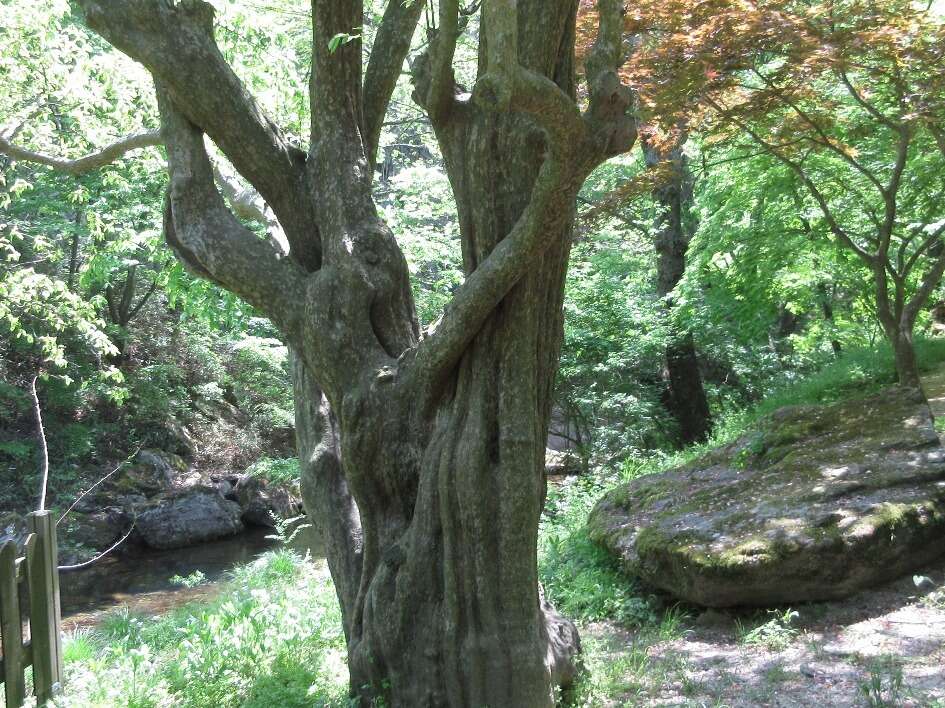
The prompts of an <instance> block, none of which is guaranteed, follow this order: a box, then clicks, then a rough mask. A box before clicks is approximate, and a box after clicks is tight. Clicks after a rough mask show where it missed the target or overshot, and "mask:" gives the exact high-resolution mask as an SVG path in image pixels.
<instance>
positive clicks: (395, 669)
mask: <svg viewBox="0 0 945 708" xmlns="http://www.w3.org/2000/svg"><path fill="white" fill-rule="evenodd" d="M520 5H526V6H527V5H529V3H520ZM569 5H570V3H557V6H555V7H552V8H549V7H545V6H542V7H538V6H536V7H535V8H527V7H526V8H520V13H523V16H524V17H525V18H527V19H526V20H525V22H527V23H528V24H526V25H524V26H525V27H527V28H528V31H527V34H526V33H523V32H520V35H521V34H525V36H526V37H527V36H530V35H531V33H532V32H533V31H534V32H537V33H542V32H547V33H550V34H551V35H552V36H556V37H559V38H561V39H560V40H559V41H557V42H548V41H547V37H545V38H544V39H543V41H542V42H541V45H542V47H543V48H547V47H549V46H550V47H551V48H552V49H554V48H559V49H558V52H560V53H561V56H559V55H558V54H557V53H555V52H554V51H552V52H546V54H545V55H544V56H538V57H535V56H526V57H522V63H523V64H524V65H526V66H529V68H531V69H532V70H533V71H540V72H542V73H544V74H545V75H546V76H549V77H552V78H555V79H556V80H558V83H559V85H561V86H562V88H564V89H565V90H566V91H568V92H569V93H571V94H572V95H573V86H572V85H571V75H572V70H571V66H570V60H571V57H570V49H569V47H570V46H571V45H570V44H569V43H568V41H566V40H567V37H568V35H569V33H573V18H574V10H575V8H574V7H573V6H569ZM522 26H523V25H520V27H522ZM571 36H573V35H571ZM519 41H520V42H522V41H523V37H522V36H520V38H519ZM536 44H537V43H536ZM481 73H482V71H481ZM457 110H461V111H462V114H461V115H460V116H458V117H457V116H454V118H455V120H453V121H450V122H449V123H448V124H447V125H441V124H437V123H435V126H436V127H437V128H438V130H437V133H438V139H439V141H440V145H441V148H442V150H443V154H444V158H445V162H446V167H447V171H448V174H449V176H450V180H451V182H452V184H453V187H454V193H455V195H456V199H457V204H458V209H459V217H460V226H461V234H462V240H463V260H464V266H465V270H466V272H467V274H472V273H473V272H475V271H476V269H477V268H478V267H479V266H480V264H482V263H483V261H484V260H485V259H486V258H487V257H488V256H489V254H490V253H491V252H492V251H493V249H494V248H495V247H496V246H497V245H498V244H499V243H500V242H501V241H502V240H503V239H504V238H505V237H506V236H507V234H509V233H510V232H511V231H512V229H513V227H514V226H515V224H516V222H517V221H518V219H519V217H520V216H521V215H522V213H523V211H524V209H525V208H526V206H527V204H528V203H529V200H530V199H531V196H532V189H533V186H534V182H535V178H536V176H537V175H538V171H539V168H540V167H541V165H542V162H543V160H544V155H545V151H546V146H545V144H544V140H545V139H544V137H543V135H542V133H541V132H540V131H539V130H538V129H537V128H536V127H535V126H534V124H533V123H532V122H531V121H529V120H528V119H526V118H525V117H523V116H521V115H516V114H506V115H499V116H497V115H496V114H494V113H493V112H491V111H486V110H482V109H481V108H479V107H477V106H476V105H475V104H472V103H470V104H465V105H463V106H462V107H461V108H460V107H457ZM579 186H580V179H575V180H573V181H572V182H570V183H568V185H567V186H566V188H565V189H564V190H563V191H562V193H561V194H560V199H559V200H558V201H557V202H556V204H555V206H554V207H553V208H552V209H551V210H550V211H549V212H547V213H545V214H543V217H544V219H543V221H544V223H545V225H546V228H545V230H544V233H543V234H542V239H543V241H545V243H549V244H552V245H551V246H550V247H548V248H546V249H545V250H544V252H543V253H542V255H541V256H540V257H538V258H536V259H535V260H534V262H533V267H532V269H531V271H530V272H529V274H528V275H526V276H525V277H524V278H523V279H522V280H520V281H519V282H518V284H517V285H515V287H514V288H513V289H512V290H511V291H510V292H509V293H508V294H507V295H506V296H505V298H504V299H503V300H502V301H501V303H500V304H499V305H498V307H496V308H495V310H494V311H493V312H492V314H491V315H490V316H489V317H488V319H487V320H486V322H485V324H484V325H483V326H482V327H481V329H480V330H479V331H478V333H477V334H476V336H475V338H474V339H473V341H472V342H471V343H470V345H469V346H468V347H467V348H466V350H465V353H464V354H463V356H462V358H461V359H460V362H459V364H458V366H457V367H456V369H455V372H454V373H453V374H452V375H451V376H450V378H449V380H448V381H447V382H445V384H444V385H443V387H442V390H441V392H440V394H439V396H438V397H437V400H436V402H435V405H434V410H433V412H432V414H431V415H430V417H429V421H430V427H429V429H425V430H421V431H419V434H418V433H417V431H403V432H402V433H401V434H400V435H403V433H407V434H412V435H413V437H412V439H411V440H412V442H411V444H409V445H405V444H404V442H403V440H402V439H401V440H400V441H399V445H397V444H395V441H393V440H392V441H390V444H391V447H390V449H389V450H387V451H385V452H386V454H388V455H396V456H400V457H402V459H403V464H404V465H416V466H418V468H419V486H418V488H417V491H416V501H415V503H414V504H413V505H412V507H411V508H410V509H404V510H403V512H404V513H403V518H402V519H400V520H398V521H397V522H395V523H391V522H390V520H389V518H388V520H387V522H386V523H385V524H383V525H382V526H383V528H382V529H380V532H378V531H375V530H374V529H373V528H372V527H373V526H374V525H375V523H376V522H374V521H373V520H371V519H369V518H366V515H365V513H364V510H363V508H362V515H361V522H362V525H363V528H364V567H363V568H362V586H361V592H360V593H359V598H358V601H357V602H356V606H355V609H354V615H355V616H354V618H353V621H352V624H351V627H352V632H351V636H350V637H349V666H350V668H351V672H352V686H353V687H360V686H367V687H370V688H368V689H367V690H366V691H362V695H364V696H373V695H382V696H384V697H385V699H386V700H388V701H390V702H391V703H392V704H393V705H395V706H404V707H406V706H411V707H414V706H416V707H424V706H429V707H431V708H432V707H434V706H495V707H500V706H509V707H511V706H515V707H516V708H519V707H521V708H529V707H531V706H535V707H536V708H537V707H547V706H550V705H552V704H553V694H552V689H553V686H554V685H556V684H557V685H567V684H569V683H570V682H571V680H572V679H573V678H574V673H575V671H576V658H577V653H578V651H579V641H578V637H577V632H576V629H575V628H574V626H573V624H572V623H570V622H569V621H567V620H565V619H564V618H562V617H560V616H559V615H557V613H555V612H554V610H553V609H552V608H551V607H550V606H548V605H547V603H545V602H544V601H543V600H542V599H541V598H540V597H539V592H538V567H537V555H536V542H537V535H538V521H539V516H540V514H541V510H542V506H543V501H544V497H545V480H544V475H543V474H542V470H543V461H544V449H545V439H546V434H547V428H548V421H549V417H550V411H551V390H552V384H553V381H554V375H555V371H556V367H557V361H558V354H559V349H560V344H561V339H562V298H563V285H564V276H565V269H566V267H567V260H568V254H569V249H570V243H571V230H572V225H573V219H574V201H575V196H576V193H577V189H578V188H579ZM401 403H402V405H403V406H404V411H403V413H400V414H398V413H393V415H394V416H395V417H398V416H401V415H402V416H404V417H409V415H410V413H409V409H410V406H411V403H412V402H411V401H403V402H401ZM390 414H391V412H390V411H388V415H390ZM352 434H353V433H352V432H351V431H349V430H348V429H347V428H346V425H345V423H344V422H343V423H342V426H341V436H342V440H345V439H346V437H347V436H350V435H352ZM398 527H400V528H398ZM375 544H376V546H377V547H376V549H375ZM421 647H422V650H419V648H421Z"/></svg>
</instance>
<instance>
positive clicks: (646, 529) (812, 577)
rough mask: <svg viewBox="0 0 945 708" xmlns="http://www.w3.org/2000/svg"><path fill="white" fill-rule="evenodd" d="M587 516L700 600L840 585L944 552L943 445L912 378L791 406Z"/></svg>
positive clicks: (657, 577) (647, 568)
mask: <svg viewBox="0 0 945 708" xmlns="http://www.w3.org/2000/svg"><path fill="white" fill-rule="evenodd" d="M588 528H589V531H590V534H591V537H592V538H593V539H594V540H595V541H597V542H598V543H600V544H602V545H603V546H605V547H606V548H608V549H609V550H610V551H612V552H613V553H614V554H616V555H617V556H618V558H619V559H620V560H621V562H622V564H623V565H624V567H625V568H626V569H627V570H628V571H629V572H630V573H631V574H634V575H636V576H639V577H641V578H643V579H644V580H645V581H647V582H649V583H650V584H652V585H654V586H656V587H658V588H661V589H663V590H666V591H668V592H669V593H671V594H673V595H675V596H677V597H679V598H681V599H683V600H686V601H689V602H693V603H696V604H700V605H706V606H712V607H727V606H734V605H754V606H770V605H775V604H782V603H796V602H803V601H810V600H827V599H836V598H840V597H844V596H847V595H850V594H852V593H853V592H855V591H857V590H859V589H861V588H864V587H868V586H871V585H875V584H877V583H880V582H883V581H886V580H890V579H892V578H895V577H897V576H899V575H902V574H904V573H907V572H910V571H912V570H915V569H918V568H920V567H921V566H922V565H924V564H926V563H928V562H929V561H931V560H932V559H934V558H935V557H936V556H939V555H942V554H945V450H943V448H942V444H941V443H940V441H939V438H938V435H937V434H936V432H935V429H934V427H933V419H932V414H931V412H930V410H929V407H928V405H927V404H926V403H925V401H924V399H922V398H921V397H920V396H918V395H917V393H916V392H915V391H909V390H902V389H899V388H898V387H895V388H890V389H888V390H885V391H883V392H882V393H880V394H879V395H876V396H873V397H870V398H866V399H861V400H856V401H848V402H844V403H840V404H836V405H831V406H810V407H808V406H805V407H790V408H784V409H781V410H779V411H777V412H775V413H774V414H772V415H771V416H769V417H768V418H766V419H764V420H763V421H761V422H760V423H759V424H758V425H757V426H756V429H755V430H753V431H752V432H750V433H748V434H746V435H744V436H742V437H741V438H740V439H738V440H736V441H735V442H733V443H731V444H730V445H727V446H725V447H722V448H719V449H717V450H715V451H713V452H711V453H709V454H707V455H706V456H704V457H702V458H700V459H698V460H696V461H695V462H693V463H691V464H689V465H686V466H685V467H682V468H679V469H675V470H671V471H669V472H665V473H661V474H656V475H650V476H647V477H643V478H640V479H636V480H634V481H632V482H630V483H628V484H625V485H622V486H620V487H617V488H615V489H613V490H611V491H610V492H609V493H608V494H607V495H606V496H605V497H604V498H603V499H602V500H601V501H600V502H599V503H598V504H597V506H596V507H595V508H594V510H593V512H592V513H591V516H590V520H589V525H588Z"/></svg>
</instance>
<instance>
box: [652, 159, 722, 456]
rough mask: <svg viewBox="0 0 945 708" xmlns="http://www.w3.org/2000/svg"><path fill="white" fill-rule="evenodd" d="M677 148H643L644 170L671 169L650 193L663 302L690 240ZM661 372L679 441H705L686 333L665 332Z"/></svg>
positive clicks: (704, 415)
mask: <svg viewBox="0 0 945 708" xmlns="http://www.w3.org/2000/svg"><path fill="white" fill-rule="evenodd" d="M681 143H682V141H680V144H679V145H676V146H674V147H673V148H671V149H665V148H664V149H660V148H657V147H656V146H655V145H653V144H652V143H650V142H644V144H643V151H644V157H645V159H646V163H647V165H648V166H649V167H651V168H652V167H656V166H657V165H660V164H661V163H664V162H668V163H669V165H670V170H671V171H670V174H669V178H668V180H667V181H666V182H665V183H663V184H661V185H660V186H659V187H657V188H656V189H655V190H654V191H653V197H654V199H655V201H656V203H657V207H658V209H659V212H658V214H657V217H656V224H655V226H656V251H657V255H658V258H657V262H656V272H657V282H656V289H657V293H658V294H659V295H660V296H661V297H663V298H668V296H669V294H670V293H671V292H672V291H673V289H674V288H675V287H676V285H678V284H679V281H680V280H681V279H682V277H683V274H684V273H685V271H686V251H687V250H688V248H689V240H690V233H689V231H688V229H687V228H686V218H685V217H686V212H687V211H688V208H689V202H690V201H691V199H692V176H691V174H690V172H689V167H688V165H687V164H686V157H685V155H684V154H683V151H682V144H681ZM666 308H667V314H668V313H669V311H671V309H672V303H671V302H669V301H668V299H667V302H666ZM670 320H671V318H670ZM665 367H666V368H665V379H666V383H667V388H668V391H667V395H666V403H667V407H668V408H669V411H670V413H672V415H673V417H674V418H675V419H676V422H677V424H678V425H679V437H680V439H681V440H682V442H683V443H685V444H691V443H694V442H702V441H704V440H706V439H707V438H708V437H709V434H710V433H711V432H712V416H711V413H710V412H709V403H708V400H707V399H706V395H705V387H704V386H703V382H702V374H701V372H700V371H699V360H698V357H697V355H696V347H695V342H694V341H693V339H692V333H691V332H677V331H675V330H673V331H672V332H671V341H670V342H669V344H667V345H666V352H665Z"/></svg>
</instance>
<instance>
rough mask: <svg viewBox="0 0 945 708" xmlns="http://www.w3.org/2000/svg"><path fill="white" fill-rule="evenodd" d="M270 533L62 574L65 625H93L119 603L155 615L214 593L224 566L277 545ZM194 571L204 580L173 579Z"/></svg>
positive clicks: (252, 533)
mask: <svg viewBox="0 0 945 708" xmlns="http://www.w3.org/2000/svg"><path fill="white" fill-rule="evenodd" d="M271 533H272V531H271V529H254V530H252V531H248V532H245V533H242V534H240V535H238V536H233V537H231V538H226V539H223V540H220V541H214V542H211V543H204V544H201V545H199V546H193V547H190V548H178V549H175V550H169V551H147V552H145V551H142V552H141V553H138V554H133V553H132V554H128V555H122V556H117V555H116V556H113V557H112V556H108V557H105V558H103V559H102V560H100V561H98V562H97V563H95V564H94V565H93V566H90V567H89V568H88V569H83V570H77V571H67V572H63V573H62V574H61V575H60V580H59V585H60V597H61V602H62V618H63V628H64V629H72V628H74V627H77V626H84V625H93V624H96V623H98V622H99V621H100V620H101V618H102V616H103V615H104V614H106V613H107V612H109V611H111V610H114V609H115V608H117V607H121V606H126V607H127V608H128V609H129V611H130V612H132V613H133V614H140V615H158V614H161V613H164V612H167V611H168V610H171V609H174V608H175V607H179V606H180V605H183V604H185V603H187V602H191V601H192V600H198V599H206V598H209V597H212V596H213V595H215V594H216V593H218V592H219V591H220V587H221V583H222V582H223V580H224V579H225V576H226V572H227V571H228V570H230V569H231V568H233V567H234V566H236V565H241V564H243V563H248V562H250V561H252V560H253V559H254V558H257V557H258V556H259V555H261V554H262V553H264V552H266V551H268V550H272V549H273V548H276V547H277V546H278V543H279V542H278V541H275V540H273V539H270V538H266V537H267V536H268V535H269V534H271ZM195 571H200V573H202V574H203V576H204V578H205V581H204V582H202V583H201V584H200V585H197V586H196V587H190V588H188V587H184V586H183V585H181V584H180V583H179V582H178V583H175V582H173V581H172V580H171V578H173V577H174V576H181V577H187V576H189V575H191V574H193V573H194V572H195Z"/></svg>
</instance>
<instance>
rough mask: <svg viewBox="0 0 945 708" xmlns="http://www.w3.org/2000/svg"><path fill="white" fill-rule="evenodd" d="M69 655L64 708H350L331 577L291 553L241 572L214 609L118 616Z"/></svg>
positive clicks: (70, 644) (71, 643)
mask: <svg viewBox="0 0 945 708" xmlns="http://www.w3.org/2000/svg"><path fill="white" fill-rule="evenodd" d="M65 656H66V686H67V689H68V694H67V695H66V696H65V700H64V701H63V702H62V705H64V706H65V705H68V706H123V707H125V708H157V707H158V706H170V705H173V706H182V707H184V706H186V707H188V708H190V707H193V708H198V707H199V708H210V707H211V706H212V707H220V708H225V707H227V706H233V707H234V708H235V707H236V706H257V707H260V708H262V707H266V708H269V707H271V706H286V707H287V708H291V707H294V706H299V707H301V706H346V705H348V698H347V668H346V666H345V646H344V637H343V634H342V630H341V616H340V611H339V609H338V604H337V601H336V599H335V596H334V590H333V588H332V585H331V581H330V579H329V578H328V573H327V571H326V570H325V569H324V567H321V566H316V565H315V564H313V563H312V562H311V561H309V560H306V559H303V558H301V557H300V556H299V555H297V554H296V553H294V552H292V551H287V550H279V551H274V552H271V553H268V554H266V555H264V556H262V557H261V558H260V559H258V560H257V561H255V562H253V563H250V564H249V565H246V566H243V567H241V568H238V569H237V570H235V571H234V572H233V573H232V577H231V578H230V583H229V585H228V587H227V588H226V589H225V590H224V591H223V592H222V593H221V595H220V597H219V598H218V599H217V600H215V601H213V602H210V603H202V604H195V605H188V606H185V607H182V608H179V609H178V610H177V611H174V612H171V613H169V614H167V615H165V616H162V617H157V618H143V617H136V616H134V615H132V614H130V613H129V612H128V611H127V610H117V611H115V612H114V613H112V614H111V615H109V616H108V617H107V618H106V619H105V621H104V622H103V623H102V624H101V625H100V626H99V627H98V628H97V629H95V630H92V631H88V630H85V631H83V630H80V631H79V632H77V633H76V634H75V635H74V636H73V637H71V638H69V640H68V641H67V642H66V648H65Z"/></svg>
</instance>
